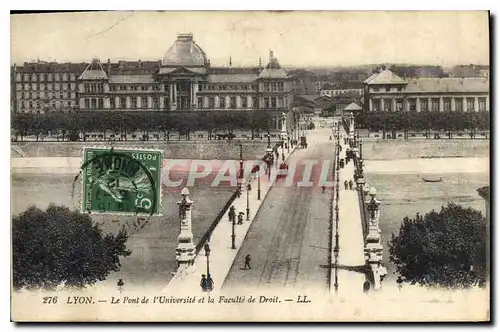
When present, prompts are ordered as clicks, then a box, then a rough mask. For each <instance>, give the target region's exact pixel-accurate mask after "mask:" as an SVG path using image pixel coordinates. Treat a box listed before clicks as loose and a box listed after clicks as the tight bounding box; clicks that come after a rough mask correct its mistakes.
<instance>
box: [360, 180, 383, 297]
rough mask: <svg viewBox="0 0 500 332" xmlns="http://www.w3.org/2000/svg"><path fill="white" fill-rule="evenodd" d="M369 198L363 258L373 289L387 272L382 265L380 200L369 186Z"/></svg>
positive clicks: (379, 286)
mask: <svg viewBox="0 0 500 332" xmlns="http://www.w3.org/2000/svg"><path fill="white" fill-rule="evenodd" d="M369 195H370V200H369V201H368V202H366V207H367V210H368V233H367V236H366V240H365V259H366V264H367V266H368V268H369V271H370V276H369V279H370V281H371V283H372V288H373V289H374V290H379V289H381V287H382V279H383V278H384V277H385V274H387V272H386V271H385V268H384V267H383V266H382V257H383V256H382V255H383V246H382V243H381V238H380V231H381V230H380V227H379V217H380V210H379V206H380V203H381V202H380V200H378V199H377V198H376V197H375V196H376V195H377V191H376V190H375V188H371V189H370V191H369Z"/></svg>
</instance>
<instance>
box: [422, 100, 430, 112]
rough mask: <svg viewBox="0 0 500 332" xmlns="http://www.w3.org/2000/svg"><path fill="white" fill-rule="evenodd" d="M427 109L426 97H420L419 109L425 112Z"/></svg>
mask: <svg viewBox="0 0 500 332" xmlns="http://www.w3.org/2000/svg"><path fill="white" fill-rule="evenodd" d="M428 110H429V105H428V103H427V99H420V111H422V112H427V111H428Z"/></svg>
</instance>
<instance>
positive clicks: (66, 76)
mask: <svg viewBox="0 0 500 332" xmlns="http://www.w3.org/2000/svg"><path fill="white" fill-rule="evenodd" d="M67 80H68V75H67V74H66V73H64V74H63V81H67Z"/></svg>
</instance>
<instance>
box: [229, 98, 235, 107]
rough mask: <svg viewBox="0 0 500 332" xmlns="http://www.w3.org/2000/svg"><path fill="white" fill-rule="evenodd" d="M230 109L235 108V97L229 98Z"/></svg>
mask: <svg viewBox="0 0 500 332" xmlns="http://www.w3.org/2000/svg"><path fill="white" fill-rule="evenodd" d="M230 107H231V108H236V97H231V106H230Z"/></svg>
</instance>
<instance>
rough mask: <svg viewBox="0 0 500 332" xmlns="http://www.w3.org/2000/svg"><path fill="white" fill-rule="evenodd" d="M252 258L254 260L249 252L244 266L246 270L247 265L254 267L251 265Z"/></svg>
mask: <svg viewBox="0 0 500 332" xmlns="http://www.w3.org/2000/svg"><path fill="white" fill-rule="evenodd" d="M251 260H252V258H251V257H250V254H247V255H246V256H245V267H244V268H243V269H244V270H246V269H247V266H248V269H252V268H251V267H250V261H251Z"/></svg>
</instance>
